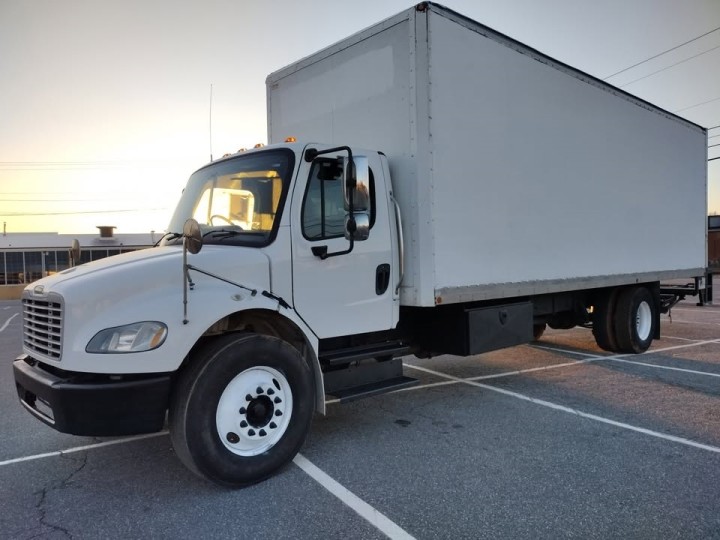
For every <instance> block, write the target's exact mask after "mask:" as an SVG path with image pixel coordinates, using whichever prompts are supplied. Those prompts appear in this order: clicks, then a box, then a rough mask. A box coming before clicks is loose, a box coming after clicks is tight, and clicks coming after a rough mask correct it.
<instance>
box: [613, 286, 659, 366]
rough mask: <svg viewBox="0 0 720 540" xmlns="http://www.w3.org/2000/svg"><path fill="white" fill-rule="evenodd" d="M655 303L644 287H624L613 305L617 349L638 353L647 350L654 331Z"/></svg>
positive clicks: (655, 319) (655, 318)
mask: <svg viewBox="0 0 720 540" xmlns="http://www.w3.org/2000/svg"><path fill="white" fill-rule="evenodd" d="M656 309H657V307H656V305H655V300H654V298H653V295H652V293H651V292H650V290H648V289H646V288H645V287H632V288H629V289H624V290H623V291H622V292H621V293H620V294H619V295H618V299H617V305H616V306H615V335H616V338H617V346H618V348H617V351H618V352H622V353H631V354H632V353H634V354H639V353H642V352H645V351H646V350H648V348H649V347H650V345H651V344H652V340H653V337H655V331H656V328H655V326H656V321H657V317H656Z"/></svg>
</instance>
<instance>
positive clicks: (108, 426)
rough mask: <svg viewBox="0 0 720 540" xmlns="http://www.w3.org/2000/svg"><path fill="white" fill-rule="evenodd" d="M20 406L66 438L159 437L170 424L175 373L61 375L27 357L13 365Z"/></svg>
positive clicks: (21, 357)
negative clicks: (168, 416) (167, 415)
mask: <svg viewBox="0 0 720 540" xmlns="http://www.w3.org/2000/svg"><path fill="white" fill-rule="evenodd" d="M13 374H14V376H15V385H16V387H17V392H18V397H19V398H20V403H21V404H22V405H23V406H24V407H25V408H26V409H27V410H28V411H29V412H30V413H31V414H33V416H35V417H36V418H38V419H40V420H42V421H43V422H45V423H46V424H48V425H49V426H52V427H53V428H55V429H56V430H57V431H60V432H62V433H70V434H72V435H85V436H116V435H136V434H140V433H154V432H157V431H160V430H161V429H162V428H163V425H164V424H165V412H166V411H167V408H168V401H169V396H170V381H171V379H170V374H169V373H160V374H152V375H135V376H131V377H127V376H124V377H110V376H107V375H92V374H88V373H74V372H69V371H61V370H58V369H55V368H49V367H48V366H43V364H41V363H39V362H37V361H36V360H33V359H32V358H31V357H29V356H28V355H21V356H19V357H18V358H17V359H16V360H15V362H14V363H13Z"/></svg>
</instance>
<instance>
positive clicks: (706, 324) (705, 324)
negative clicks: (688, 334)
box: [672, 318, 720, 326]
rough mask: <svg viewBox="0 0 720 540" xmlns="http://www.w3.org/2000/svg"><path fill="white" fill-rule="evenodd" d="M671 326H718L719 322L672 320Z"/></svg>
mask: <svg viewBox="0 0 720 540" xmlns="http://www.w3.org/2000/svg"><path fill="white" fill-rule="evenodd" d="M672 322H673V324H675V323H680V324H701V325H703V326H720V322H700V321H683V320H681V319H675V318H673V320H672Z"/></svg>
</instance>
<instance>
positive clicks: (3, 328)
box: [0, 313, 18, 332]
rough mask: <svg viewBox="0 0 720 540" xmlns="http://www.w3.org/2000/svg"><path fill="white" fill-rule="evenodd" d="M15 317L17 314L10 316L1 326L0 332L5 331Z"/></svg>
mask: <svg viewBox="0 0 720 540" xmlns="http://www.w3.org/2000/svg"><path fill="white" fill-rule="evenodd" d="M17 316H18V314H17V313H15V314H13V315H11V316H10V318H9V319H8V320H7V321H5V324H3V325H2V328H0V332H2V331H3V330H5V329H6V328H7V327H8V326H9V325H10V322H11V321H12V320H13V319H14V318H15V317H17Z"/></svg>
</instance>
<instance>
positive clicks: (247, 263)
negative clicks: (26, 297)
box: [25, 245, 270, 303]
mask: <svg viewBox="0 0 720 540" xmlns="http://www.w3.org/2000/svg"><path fill="white" fill-rule="evenodd" d="M188 263H189V264H191V265H193V266H196V267H198V268H200V269H202V270H206V271H208V272H211V273H213V274H216V275H218V276H220V277H223V278H227V279H230V280H233V281H239V282H241V283H242V281H243V280H248V282H249V283H251V284H252V286H254V287H267V286H268V285H269V282H270V276H269V267H270V265H269V260H268V258H267V256H266V255H265V254H264V253H263V252H262V251H260V250H259V249H256V248H243V247H238V246H212V245H211V246H205V247H204V248H203V250H202V251H201V252H200V253H198V254H195V255H192V254H188ZM192 278H193V280H197V279H198V275H197V273H195V274H194V275H193V276H192ZM200 279H212V278H209V277H205V276H202V277H200ZM166 286H172V287H176V288H177V290H178V291H181V289H182V286H183V267H182V248H181V247H180V246H164V247H157V248H152V249H144V250H139V251H134V252H131V253H124V254H121V255H115V256H113V257H107V258H105V259H101V260H99V261H93V262H91V263H87V264H83V265H80V266H76V267H74V268H69V269H67V270H63V271H62V272H60V273H58V274H55V275H52V276H49V277H46V278H43V279H41V280H39V281H36V282H34V283H31V284H30V285H28V286H27V287H26V288H25V292H26V294H27V293H30V294H32V295H33V296H34V297H38V296H47V295H48V294H51V293H56V294H60V295H61V296H63V297H64V298H65V299H66V300H71V301H72V303H77V302H84V301H88V300H90V301H94V302H102V301H103V300H105V299H109V298H114V299H116V300H117V299H126V298H128V297H131V296H135V295H138V294H139V293H142V292H143V291H144V290H150V289H153V290H154V289H157V288H162V287H166Z"/></svg>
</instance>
